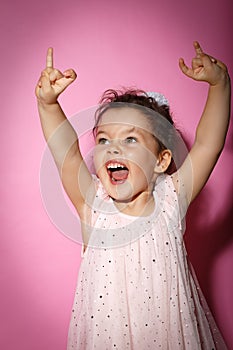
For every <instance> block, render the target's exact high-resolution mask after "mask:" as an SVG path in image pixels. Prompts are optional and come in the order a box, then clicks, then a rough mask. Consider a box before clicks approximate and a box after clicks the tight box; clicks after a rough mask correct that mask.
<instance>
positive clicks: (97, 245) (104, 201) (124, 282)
mask: <svg viewBox="0 0 233 350" xmlns="http://www.w3.org/2000/svg"><path fill="white" fill-rule="evenodd" d="M96 182H97V184H98V192H97V196H96V199H95V202H94V206H93V210H92V218H91V221H92V223H91V224H92V225H93V226H94V227H95V228H94V229H93V230H92V234H91V237H90V240H89V245H88V247H87V249H86V251H85V253H84V254H83V258H82V262H81V267H80V271H79V279H78V284H77V290H76V293H75V299H74V305H73V310H72V316H71V322H70V329H69V336H68V348H67V349H69V350H71V349H76V350H92V349H97V350H110V349H114V350H116V349H118V350H126V349H131V350H145V349H163V350H164V349H171V350H176V349H190V350H198V349H206V350H211V349H221V350H224V349H226V346H225V344H224V341H223V340H222V338H221V336H220V333H219V331H218V330H217V328H216V326H215V325H214V321H213V320H209V318H207V315H206V312H205V311H206V310H204V307H203V298H201V297H200V290H199V288H198V286H197V284H196V282H195V278H194V277H193V274H192V272H191V269H190V265H189V263H188V260H187V254H186V250H185V247H184V243H183V231H184V230H183V222H182V220H181V216H180V210H179V203H178V198H177V194H176V192H175V189H174V186H173V182H172V178H171V176H168V175H165V176H163V177H162V178H161V180H160V182H159V183H158V184H157V185H156V186H155V190H154V199H155V204H156V205H155V210H154V212H153V213H152V214H151V215H150V216H147V217H132V216H128V215H125V214H122V213H120V212H119V211H117V209H116V207H115V205H114V202H113V201H112V199H111V198H109V197H108V195H107V194H106V193H105V191H104V188H103V187H102V185H101V184H100V182H99V180H98V179H96ZM209 316H210V315H209ZM210 324H211V325H210Z"/></svg>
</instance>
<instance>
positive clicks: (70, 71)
mask: <svg viewBox="0 0 233 350" xmlns="http://www.w3.org/2000/svg"><path fill="white" fill-rule="evenodd" d="M63 74H64V76H65V77H66V78H71V79H73V80H75V79H76V78H77V74H76V72H75V71H74V70H73V69H67V70H65V71H64V72H63Z"/></svg>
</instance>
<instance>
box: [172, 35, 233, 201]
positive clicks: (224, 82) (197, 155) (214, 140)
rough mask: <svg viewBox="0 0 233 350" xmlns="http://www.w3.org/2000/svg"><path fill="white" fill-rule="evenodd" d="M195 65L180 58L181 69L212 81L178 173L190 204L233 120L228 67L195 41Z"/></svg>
mask: <svg viewBox="0 0 233 350" xmlns="http://www.w3.org/2000/svg"><path fill="white" fill-rule="evenodd" d="M194 47H195V50H196V57H195V58H194V59H193V61H192V68H188V67H187V66H186V65H185V63H184V61H183V59H180V68H181V70H182V72H183V73H184V74H185V75H187V76H188V77H190V78H192V79H194V80H198V81H205V82H207V83H208V84H209V91H208V97H207V101H206V105H205V108H204V111H203V113H202V116H201V119H200V121H199V123H198V126H197V129H196V135H195V141H194V144H193V146H192V148H191V151H190V153H189V155H188V157H187V159H186V160H185V161H184V163H183V165H182V166H181V168H180V169H179V170H178V172H177V173H176V174H175V176H174V179H175V182H174V183H176V179H177V177H179V180H180V181H181V182H182V183H183V185H184V191H185V194H186V198H187V201H188V203H190V202H191V201H192V200H193V199H194V198H195V197H196V196H197V195H198V193H199V192H200V191H201V189H202V188H203V186H204V185H205V183H206V181H207V180H208V178H209V176H210V174H211V172H212V170H213V168H214V166H215V164H216V162H217V160H218V158H219V156H220V154H221V151H222V149H223V147H224V143H225V138H226V134H227V130H228V125H229V119H230V96H231V86H230V78H229V75H228V73H227V68H226V66H225V65H224V64H223V63H222V62H221V61H219V60H216V59H214V58H212V57H211V56H209V55H206V54H204V53H203V51H202V49H201V47H200V45H199V44H198V43H197V42H195V43H194Z"/></svg>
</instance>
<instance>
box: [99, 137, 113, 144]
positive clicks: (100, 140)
mask: <svg viewBox="0 0 233 350" xmlns="http://www.w3.org/2000/svg"><path fill="white" fill-rule="evenodd" d="M109 143H110V141H109V140H107V139H105V138H104V137H101V138H100V139H99V140H98V144H99V145H108V144H109Z"/></svg>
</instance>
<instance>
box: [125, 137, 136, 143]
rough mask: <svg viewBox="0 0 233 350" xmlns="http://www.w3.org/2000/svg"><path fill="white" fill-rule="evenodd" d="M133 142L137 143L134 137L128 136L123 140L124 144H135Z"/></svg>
mask: <svg viewBox="0 0 233 350" xmlns="http://www.w3.org/2000/svg"><path fill="white" fill-rule="evenodd" d="M135 142H137V139H136V137H133V136H129V137H127V138H126V139H125V140H124V143H135Z"/></svg>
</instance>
